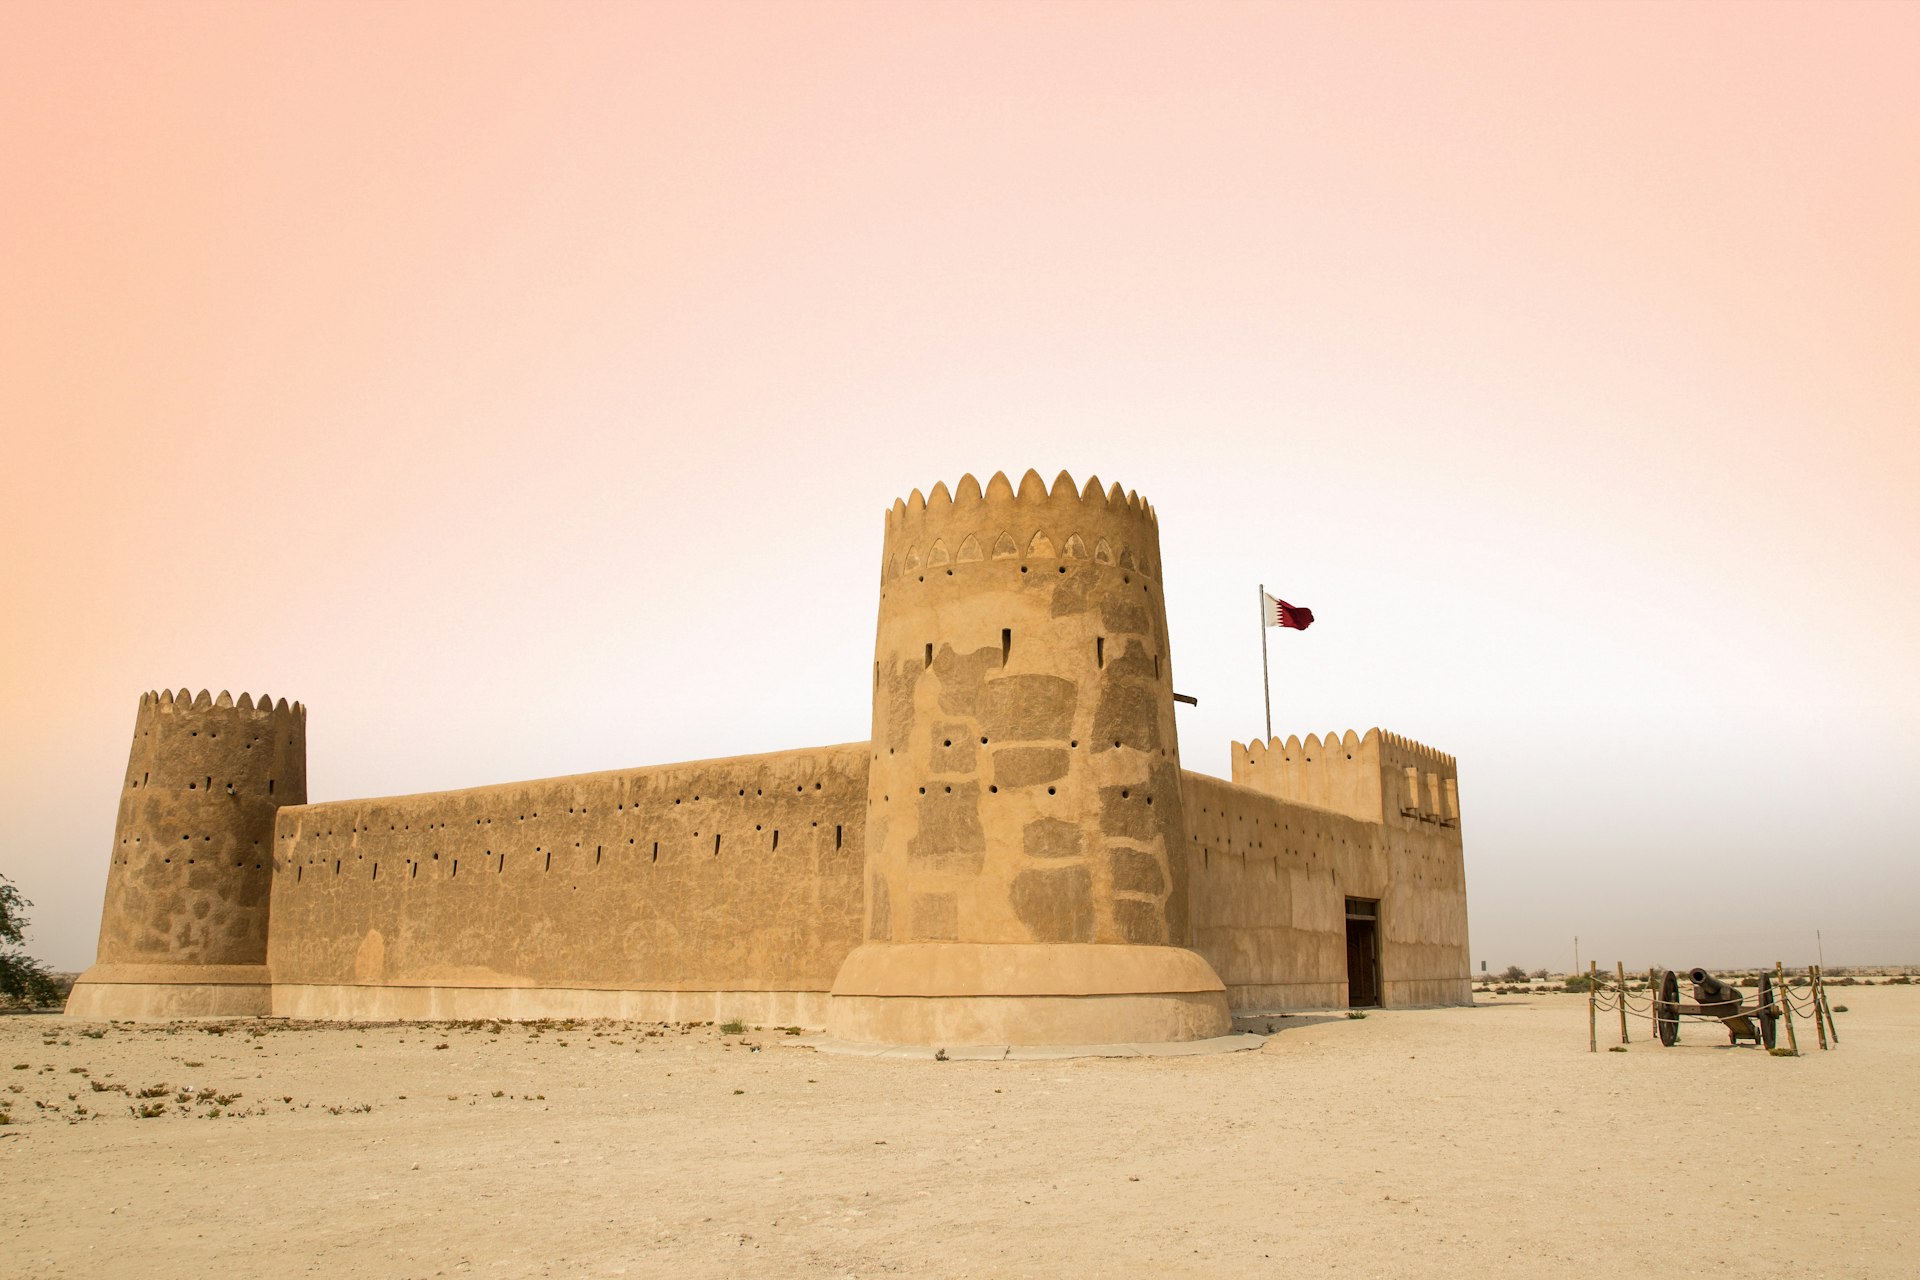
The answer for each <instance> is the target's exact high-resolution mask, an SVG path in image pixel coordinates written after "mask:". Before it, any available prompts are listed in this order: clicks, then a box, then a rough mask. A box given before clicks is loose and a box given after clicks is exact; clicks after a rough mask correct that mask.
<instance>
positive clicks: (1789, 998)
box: [1773, 960, 1800, 1058]
mask: <svg viewBox="0 0 1920 1280" xmlns="http://www.w3.org/2000/svg"><path fill="white" fill-rule="evenodd" d="M1773 982H1774V990H1776V991H1778V992H1779V993H1780V1016H1781V1017H1782V1018H1784V1019H1785V1020H1786V1023H1787V1048H1788V1049H1790V1050H1792V1051H1793V1056H1794V1057H1796V1058H1797V1057H1799V1056H1800V1037H1799V1036H1796V1035H1794V1034H1793V993H1792V992H1791V991H1789V990H1788V989H1787V971H1786V970H1785V969H1783V968H1782V967H1781V966H1780V962H1779V961H1778V960H1775V961H1774V962H1773Z"/></svg>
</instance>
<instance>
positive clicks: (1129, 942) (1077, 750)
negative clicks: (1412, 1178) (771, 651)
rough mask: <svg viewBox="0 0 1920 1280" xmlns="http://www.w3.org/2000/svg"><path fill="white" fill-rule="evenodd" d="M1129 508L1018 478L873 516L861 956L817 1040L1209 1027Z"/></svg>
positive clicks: (1167, 730) (1165, 686)
mask: <svg viewBox="0 0 1920 1280" xmlns="http://www.w3.org/2000/svg"><path fill="white" fill-rule="evenodd" d="M1159 542H1160V539H1159V529H1158V526H1157V524H1156V522H1155V519H1154V514H1153V510H1152V508H1151V507H1150V506H1148V505H1147V504H1146V503H1144V502H1143V501H1141V500H1140V499H1139V497H1138V496H1136V495H1134V494H1130V493H1124V492H1122V491H1121V489H1120V487H1119V486H1118V485H1115V486H1113V488H1112V489H1111V490H1108V491H1105V492H1102V490H1101V488H1100V484H1099V481H1098V480H1090V481H1089V482H1088V483H1087V485H1086V487H1085V489H1084V490H1076V489H1075V488H1074V484H1073V480H1072V477H1070V476H1068V475H1066V474H1064V473H1062V475H1061V476H1060V477H1059V479H1057V480H1056V481H1055V482H1054V486H1053V489H1052V491H1051V492H1049V491H1048V490H1047V488H1046V486H1045V484H1044V483H1043V482H1042V481H1041V479H1040V477H1039V476H1038V475H1036V474H1034V473H1033V472H1031V471H1029V472H1028V473H1027V474H1026V476H1025V478H1023V479H1022V480H1021V482H1020V488H1019V491H1018V492H1017V493H1016V492H1015V491H1014V489H1013V486H1012V485H1011V484H1009V483H1008V481H1007V478H1006V476H1005V475H995V476H994V477H993V480H992V481H991V482H990V483H989V484H988V485H987V488H986V491H985V492H984V493H982V492H981V489H980V485H979V483H978V482H977V481H976V480H974V478H973V477H971V476H967V477H964V478H963V479H962V480H961V481H960V486H959V489H958V491H957V492H956V493H954V494H952V495H950V494H949V493H948V491H947V488H946V485H945V484H944V483H942V484H939V485H936V486H934V490H933V493H932V496H931V497H928V498H924V499H923V498H922V497H921V495H920V493H919V491H918V490H915V491H914V493H913V496H912V497H911V498H910V499H908V500H907V501H905V502H895V503H894V505H893V509H892V510H891V511H890V512H889V513H888V515H887V519H886V535H885V540H884V547H883V550H882V552H881V566H882V568H881V581H880V619H879V629H878V638H877V640H876V643H875V646H874V667H873V742H872V747H871V754H872V760H871V773H870V775H869V783H868V794H867V842H866V847H867V886H866V894H867V906H866V926H867V933H866V937H867V941H866V942H865V943H864V944H863V945H862V946H860V947H859V948H857V949H856V950H855V951H854V952H853V954H852V955H851V956H849V957H848V959H847V960H846V962H845V963H844V965H843V966H842V968H841V970H840V973H839V976H838V977H837V979H836V980H835V982H834V986H833V999H832V1004H831V1008H830V1012H829V1024H828V1025H829V1030H830V1031H831V1033H832V1034H834V1035H836V1036H838V1037H840V1038H843V1039H848V1040H863V1041H886V1042H902V1043H952V1044H966V1043H975V1044H991V1043H1027V1044H1045V1043H1055V1044H1060V1043H1079V1044H1091V1043H1109V1042H1135V1041H1154V1040H1187V1039H1197V1038H1201V1037H1206V1036H1213V1035H1220V1034H1223V1033H1225V1032H1226V1031H1227V1030H1228V1026H1229V1019H1228V1014H1227V1005H1226V996H1225V990H1224V988H1223V986H1222V984H1221V982H1220V979H1219V978H1218V977H1217V976H1216V975H1215V974H1214V972H1213V970H1212V968H1211V967H1210V966H1208V964H1207V963H1206V961H1205V960H1203V959H1202V958H1201V957H1200V956H1199V955H1197V954H1196V953H1194V952H1193V951H1190V950H1187V949H1186V943H1187V942H1188V940H1189V939H1188V908H1187V893H1186V865H1185V860H1184V856H1183V855H1184V849H1183V848H1182V844H1183V842H1184V840H1185V830H1186V824H1185V822H1184V820H1183V817H1182V814H1181V796H1180V756H1179V750H1178V745H1177V743H1176V741H1175V735H1174V717H1173V686H1172V668H1171V665H1170V663H1169V661H1168V656H1167V623H1166V608H1165V602H1164V599H1163V597H1162V594H1161V587H1160V546H1159Z"/></svg>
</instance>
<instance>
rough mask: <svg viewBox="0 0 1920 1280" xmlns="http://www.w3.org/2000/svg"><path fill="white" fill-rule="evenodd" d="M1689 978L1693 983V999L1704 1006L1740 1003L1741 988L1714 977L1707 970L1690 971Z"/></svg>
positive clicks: (1688, 972)
mask: <svg viewBox="0 0 1920 1280" xmlns="http://www.w3.org/2000/svg"><path fill="white" fill-rule="evenodd" d="M1687 977H1688V978H1689V979H1690V980H1691V981H1692V982H1693V998H1694V999H1695V1000H1697V1001H1699V1002H1700V1003H1701V1004H1703V1005H1711V1004H1726V1003H1728V1002H1729V1001H1731V1002H1732V1003H1734V1004H1738V1003H1739V1002H1740V999H1741V996H1740V988H1738V987H1736V986H1734V985H1733V984H1732V983H1731V982H1724V981H1722V980H1721V979H1719V978H1716V977H1714V976H1713V975H1712V974H1710V973H1708V972H1707V971H1706V970H1705V969H1690V970H1688V971H1687Z"/></svg>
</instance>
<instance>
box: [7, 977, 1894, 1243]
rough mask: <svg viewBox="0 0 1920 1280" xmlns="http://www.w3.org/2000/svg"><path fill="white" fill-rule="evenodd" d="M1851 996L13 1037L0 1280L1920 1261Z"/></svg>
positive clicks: (1882, 1028) (30, 1021)
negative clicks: (1832, 1007) (805, 1022)
mask: <svg viewBox="0 0 1920 1280" xmlns="http://www.w3.org/2000/svg"><path fill="white" fill-rule="evenodd" d="M1836 1000H1837V1001H1838V1002H1843V1003H1845V1004H1847V1005H1848V1006H1849V1011H1848V1012H1846V1013H1843V1014H1840V1015H1839V1024H1840V1033H1841V1035H1842V1036H1843V1037H1844V1038H1845V1039H1844V1043H1842V1044H1841V1046H1840V1047H1839V1049H1838V1051H1836V1052H1831V1053H1821V1052H1820V1051H1819V1050H1818V1049H1817V1048H1816V1047H1814V1046H1813V1045H1812V1044H1811V1042H1810V1040H1811V1038H1810V1037H1809V1039H1808V1041H1807V1042H1803V1048H1804V1049H1805V1050H1806V1052H1805V1054H1804V1056H1802V1057H1800V1058H1798V1059H1785V1058H1773V1057H1769V1056H1767V1055H1766V1054H1764V1053H1762V1052H1759V1051H1756V1050H1753V1049H1750V1048H1741V1049H1727V1048H1724V1047H1719V1044H1720V1043H1721V1042H1723V1040H1724V1037H1723V1036H1722V1035H1721V1033H1719V1032H1718V1031H1717V1029H1716V1028H1714V1027H1710V1026H1702V1027H1696V1026H1692V1025H1690V1026H1688V1027H1687V1028H1686V1029H1685V1041H1684V1042H1683V1044H1682V1045H1681V1046H1680V1047H1679V1048H1676V1049H1664V1050H1663V1049H1661V1048H1659V1047H1658V1046H1657V1045H1654V1044H1650V1043H1648V1038H1647V1035H1646V1028H1645V1026H1644V1024H1635V1025H1633V1027H1632V1033H1633V1037H1634V1039H1633V1044H1632V1046H1631V1048H1630V1050H1629V1051H1628V1052H1626V1053H1607V1052H1602V1053H1600V1054H1598V1055H1592V1054H1589V1053H1588V1052H1587V1051H1586V1050H1587V1027H1586V1004H1585V1001H1584V1000H1583V999H1581V998H1580V997H1577V996H1565V995H1561V996H1530V997H1519V998H1513V997H1509V998H1502V999H1498V1000H1495V1001H1493V1002H1491V1003H1490V1004H1487V1005H1483V1006H1482V1007H1478V1008H1473V1009H1447V1010H1408V1011H1388V1012H1375V1013H1374V1014H1372V1015H1371V1016H1370V1017H1368V1018H1366V1019H1365V1020H1359V1021H1355V1020H1348V1019H1347V1018H1344V1017H1337V1018H1336V1017H1315V1016H1304V1017H1296V1018H1291V1019H1287V1020H1284V1021H1282V1022H1279V1023H1278V1024H1277V1026H1278V1028H1279V1031H1278V1033H1277V1034H1275V1035H1274V1036H1272V1037H1271V1038H1270V1039H1269V1040H1268V1041H1267V1042H1266V1044H1265V1046H1264V1047H1263V1048H1261V1049H1259V1050H1258V1051H1255V1052H1243V1053H1234V1054H1225V1055H1221V1056H1215V1057H1186V1058H1151V1059H1080V1060H1071V1061H1041V1062H958V1061H956V1062H932V1061H876V1060H868V1059H859V1058H848V1057H840V1056H829V1055H825V1054H820V1053H816V1052H814V1051H812V1050H809V1049H805V1048H801V1047H797V1046H796V1045H795V1044H794V1043H793V1040H792V1038H791V1037H787V1036H784V1035H782V1034H780V1033H779V1032H778V1031H773V1032H764V1031H763V1032H750V1033H749V1034H747V1035H746V1036H744V1037H742V1036H722V1035H721V1034H720V1033H719V1032H718V1031H717V1030H716V1029H714V1028H711V1027H702V1028H695V1029H691V1030H684V1029H681V1028H664V1029H663V1028H660V1027H649V1026H640V1025H636V1024H609V1023H597V1024H589V1023H583V1024H579V1025H576V1026H573V1027H570V1028H568V1027H562V1026H558V1025H548V1026H546V1027H544V1028H542V1027H529V1026H513V1025H509V1026H506V1027H504V1028H498V1027H486V1026H480V1027H469V1026H423V1025H416V1026H346V1027H311V1026H309V1027H288V1026H286V1025H285V1024H275V1023H271V1022H267V1023H247V1022H241V1023H226V1024H174V1025H171V1026H138V1027H136V1026H133V1025H130V1024H120V1025H111V1026H103V1025H101V1024H89V1023H84V1022H77V1021H69V1020H66V1019H63V1018H57V1017H5V1018H0V1107H4V1109H5V1111H6V1112H7V1113H8V1114H9V1115H10V1117H11V1121H12V1122H11V1123H10V1124H8V1125H6V1126H3V1127H0V1134H4V1135H5V1136H4V1137H0V1224H3V1229H0V1273H4V1274H5V1275H7V1276H23V1277H25V1276H33V1277H40V1276H48V1277H53V1276H112V1277H143V1276H192V1277H204V1276H208V1275H220V1276H306V1275H322V1276H382V1277H385V1276H438V1275H475V1276H607V1275H631V1276H650V1275H674V1276H708V1275H715V1276H717V1275H781V1276H812V1275H829V1276H845V1275H854V1276H870V1275H882V1274H903V1275H940V1276H944V1275H976V1276H1095V1275H1119V1274H1159V1275H1180V1276H1211V1275H1223V1274H1262V1275H1264V1274H1274V1275H1279V1274H1290V1275H1291V1274H1327V1275H1366V1276H1412V1275H1437V1274H1463V1273H1464V1274H1474V1275H1479V1276H1591V1275H1611V1276H1641V1275H1644V1276H1656V1275H1657V1276H1667V1275H1681V1274H1728V1275H1734V1274H1739V1275H1772V1274H1782V1273H1786V1272H1789V1271H1790V1272H1793V1273H1795V1274H1806V1275H1819V1276H1826V1275H1832V1276H1909V1275H1914V1274H1916V1273H1917V1272H1920V1261H1916V1256H1920V1255H1916V1252H1915V1248H1916V1246H1914V1245H1913V1244H1912V1243H1911V1242H1910V1240H1909V1238H1908V1237H1909V1236H1910V1235H1911V1234H1912V1229H1913V1226H1914V1224H1915V1223H1916V1221H1917V1220H1920V1217H1917V1215H1916V1208H1917V1207H1920V1110H1917V1109H1916V1105H1915V1104H1916V1101H1917V1100H1920V987H1886V988H1874V989H1870V990H1869V989H1862V988H1852V989H1845V990H1842V991H1838V992H1836ZM1603 1031H1604V1027H1603ZM1603 1044H1604V1040H1603ZM749 1045H757V1046H759V1047H760V1050H761V1051H760V1052H754V1051H753V1050H752V1048H751V1047H749ZM16 1063H21V1064H25V1066H24V1068H20V1067H15V1065H14V1064H16ZM9 1068H11V1069H9ZM96 1084H98V1085H101V1086H103V1087H104V1091H100V1090H96V1089H95V1087H94V1086H95V1085H96ZM162 1084H164V1085H165V1086H166V1088H165V1089H164V1090H162V1091H159V1092H158V1095H157V1096H156V1097H154V1098H152V1099H141V1098H139V1097H137V1096H133V1095H137V1094H138V1092H139V1091H140V1090H141V1089H143V1088H151V1087H152V1086H157V1085H162ZM119 1085H125V1086H127V1088H128V1092H127V1093H122V1092H120V1091H119V1089H117V1088H116V1087H115V1086H119ZM188 1087H191V1088H192V1089H193V1090H195V1091H196V1092H195V1093H194V1094H193V1095H192V1096H190V1097H189V1099H188V1100H187V1101H186V1102H184V1103H183V1102H181V1101H180V1100H179V1099H180V1097H181V1095H182V1093H183V1092H184V1090H185V1089H186V1088H188ZM208 1094H211V1095H213V1096H211V1097H208V1096H207V1095H208ZM70 1095H71V1096H70ZM220 1095H228V1096H227V1097H226V1099H225V1101H224V1102H223V1101H221V1099H220ZM39 1104H44V1106H42V1105H39ZM134 1106H147V1107H156V1108H158V1107H163V1108H164V1111H163V1113H162V1114H159V1115H155V1116H153V1117H151V1118H138V1117H136V1116H134V1115H132V1114H130V1107H134ZM80 1107H84V1108H86V1110H87V1114H86V1115H85V1116H84V1117H82V1118H79V1119H78V1120H77V1122H75V1112H76V1110H77V1109H78V1108H80ZM216 1110H218V1111H219V1112H220V1114H219V1115H218V1116H217V1117H213V1118H208V1116H209V1113H211V1112H214V1111H216Z"/></svg>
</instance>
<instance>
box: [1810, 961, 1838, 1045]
mask: <svg viewBox="0 0 1920 1280" xmlns="http://www.w3.org/2000/svg"><path fill="white" fill-rule="evenodd" d="M1813 985H1814V986H1816V987H1818V988H1820V1007H1821V1008H1822V1009H1823V1010H1825V1011H1826V1015H1827V1030H1828V1031H1830V1032H1832V1033H1833V1044H1834V1047H1835V1048H1839V1046H1840V1028H1839V1027H1836V1026H1834V1025H1833V997H1832V996H1830V995H1828V994H1827V967H1826V966H1825V965H1821V966H1820V968H1819V972H1818V975H1817V976H1816V977H1815V978H1814V980H1813Z"/></svg>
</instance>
